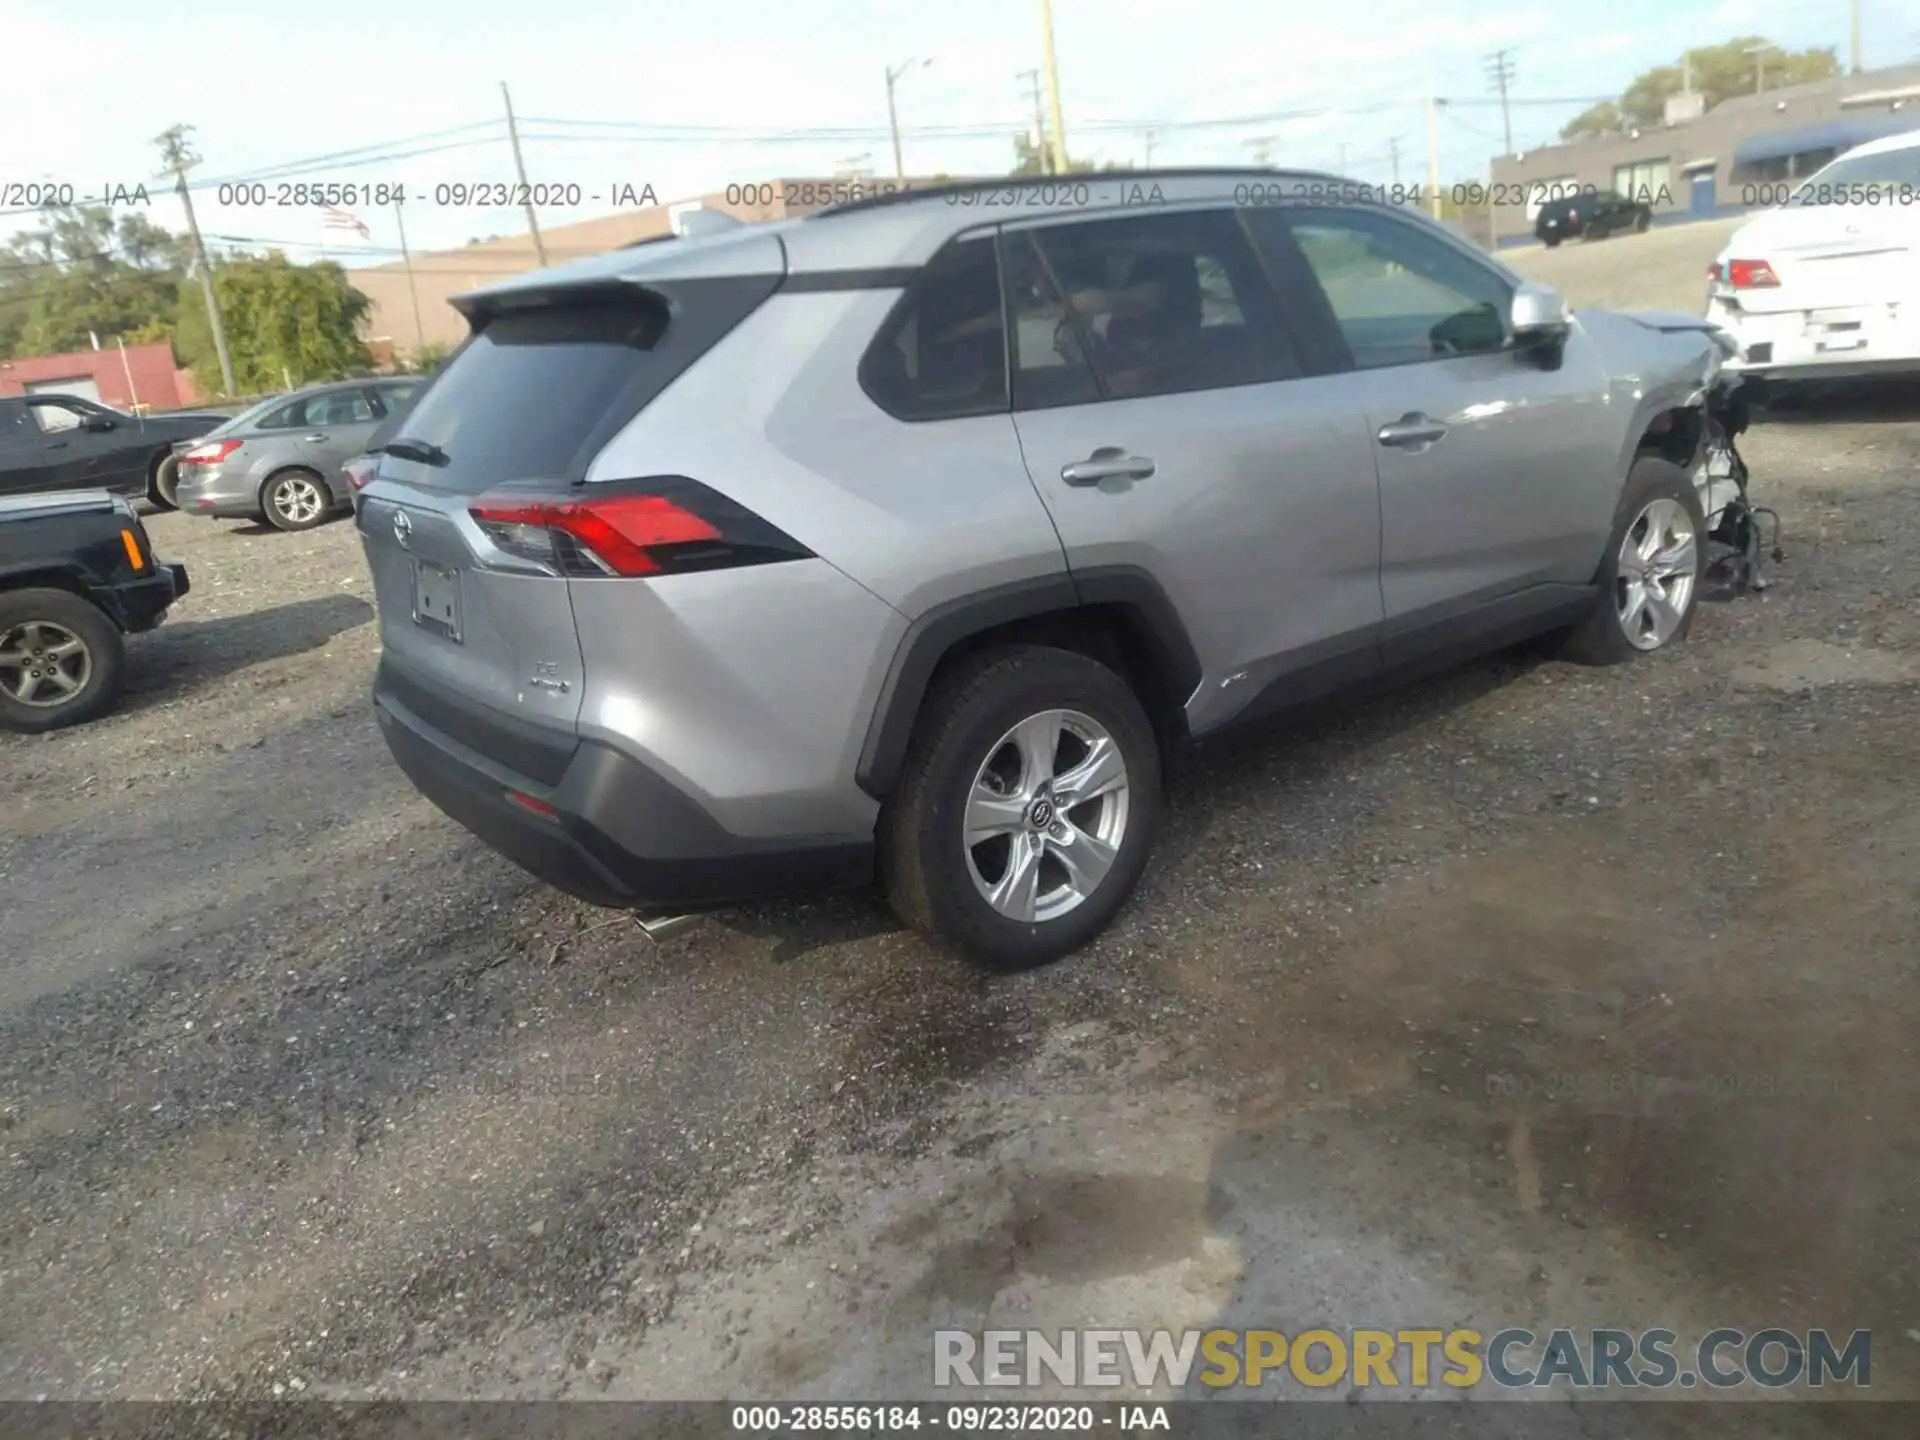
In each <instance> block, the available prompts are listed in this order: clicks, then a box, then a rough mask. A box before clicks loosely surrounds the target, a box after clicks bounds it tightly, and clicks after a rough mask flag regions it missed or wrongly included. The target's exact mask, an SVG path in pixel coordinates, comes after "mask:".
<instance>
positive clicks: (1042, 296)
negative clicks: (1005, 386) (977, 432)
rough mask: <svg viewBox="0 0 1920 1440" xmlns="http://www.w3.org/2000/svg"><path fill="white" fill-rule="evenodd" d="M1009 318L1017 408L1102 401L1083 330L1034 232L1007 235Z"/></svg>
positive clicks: (1038, 408) (1033, 408)
mask: <svg viewBox="0 0 1920 1440" xmlns="http://www.w3.org/2000/svg"><path fill="white" fill-rule="evenodd" d="M1001 257H1002V259H1003V260H1004V261H1005V262H1006V269H1007V314H1008V315H1010V316H1011V317H1012V318H1013V408H1014V409H1016V410H1046V409H1049V408H1051V407H1053V406H1056V405H1084V404H1086V403H1088V402H1089V401H1093V400H1098V399H1099V398H1100V383H1099V382H1098V381H1097V380H1095V379H1094V378H1093V366H1092V365H1090V364H1089V363H1088V361H1087V346H1086V344H1085V343H1084V342H1083V341H1082V340H1081V333H1082V332H1081V330H1080V328H1079V327H1078V326H1077V325H1076V324H1075V323H1074V319H1073V316H1072V315H1070V314H1068V312H1067V302H1066V301H1065V300H1063V299H1061V297H1060V289H1059V287H1058V286H1057V285H1055V284H1054V280H1053V275H1052V272H1050V271H1049V270H1048V269H1047V266H1046V262H1045V261H1044V260H1042V259H1041V258H1040V248H1039V246H1037V245H1036V244H1034V239H1033V232H1031V231H1024V232H1018V233H1015V234H1012V235H1009V236H1007V237H1006V241H1005V248H1004V249H1003V250H1002V251H1001Z"/></svg>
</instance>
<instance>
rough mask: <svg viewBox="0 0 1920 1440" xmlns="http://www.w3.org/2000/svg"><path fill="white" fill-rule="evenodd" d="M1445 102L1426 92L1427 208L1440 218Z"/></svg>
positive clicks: (1430, 92)
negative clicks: (1441, 118)
mask: <svg viewBox="0 0 1920 1440" xmlns="http://www.w3.org/2000/svg"><path fill="white" fill-rule="evenodd" d="M1446 103H1447V102H1446V101H1444V100H1442V99H1440V98H1439V96H1437V95H1435V94H1434V93H1433V92H1432V91H1431V90H1429V91H1428V92H1427V208H1428V210H1429V211H1430V212H1431V214H1432V215H1433V218H1434V219H1436V220H1438V219H1439V218H1440V107H1441V106H1442V105H1444V104H1446Z"/></svg>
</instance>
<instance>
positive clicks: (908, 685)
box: [854, 565, 1202, 800]
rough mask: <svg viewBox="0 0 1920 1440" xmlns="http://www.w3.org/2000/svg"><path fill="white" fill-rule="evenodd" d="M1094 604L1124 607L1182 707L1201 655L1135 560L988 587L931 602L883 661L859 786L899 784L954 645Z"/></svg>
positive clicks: (884, 789) (878, 789)
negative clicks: (922, 712)
mask: <svg viewBox="0 0 1920 1440" xmlns="http://www.w3.org/2000/svg"><path fill="white" fill-rule="evenodd" d="M1093 606H1102V607H1110V608H1112V609H1116V610H1119V611H1121V612H1122V613H1124V614H1125V616H1126V617H1127V621H1128V625H1129V629H1130V631H1131V633H1132V635H1133V636H1134V638H1135V639H1136V640H1137V641H1138V642H1139V643H1140V645H1141V647H1142V648H1143V650H1144V651H1145V659H1146V660H1147V662H1148V663H1149V664H1151V665H1152V666H1153V668H1154V670H1155V672H1156V674H1157V676H1158V677H1159V679H1160V680H1161V682H1162V683H1163V684H1164V685H1165V687H1166V693H1167V695H1168V696H1170V697H1171V698H1172V701H1173V704H1174V706H1175V707H1176V708H1177V707H1182V706H1184V705H1185V702H1186V701H1187V699H1188V698H1189V697H1191V696H1192V694H1193V692H1194V691H1195V690H1197V689H1199V687H1200V679H1201V673H1202V672H1201V667H1200V657H1199V655H1198V653H1197V652H1196V651H1195V650H1194V648H1193V641H1192V639H1191V638H1190V637H1189V636H1188V634H1187V628H1186V625H1185V624H1184V623H1183V622H1182V621H1181V619H1180V612H1179V611H1178V610H1177V609H1176V608H1175V607H1174V604H1173V601H1172V600H1171V599H1169V598H1168V596H1167V592H1166V591H1165V590H1164V589H1163V588H1161V585H1160V582H1159V581H1158V580H1156V579H1154V577H1153V576H1152V575H1151V574H1150V573H1149V572H1147V571H1146V570H1144V569H1141V568H1140V567H1138V566H1134V565H1107V566H1095V567H1092V568H1090V569H1085V570H1078V571H1075V572H1073V573H1072V574H1068V573H1067V572H1065V571H1062V572H1061V573H1059V574H1057V575H1043V576H1039V577H1036V578H1034V579H1031V580H1016V581H1014V582H1012V583H1010V584H1006V585H996V586H992V587H990V588H988V589H986V590H980V591H976V592H974V593H973V594H970V595H963V596H959V597H956V598H955V599H952V600H948V601H946V602H944V603H943V604H940V605H936V606H934V607H933V608H932V609H931V610H928V611H926V612H925V613H924V614H922V615H920V616H919V617H918V618H917V619H915V620H914V621H913V622H912V623H911V624H909V625H908V626H907V631H906V633H905V634H904V635H903V636H901V637H900V643H899V645H898V646H897V647H896V649H895V650H894V655H893V660H892V662H891V663H890V664H889V665H888V667H887V674H886V679H885V680H884V681H882V683H881V686H880V694H879V699H878V701H877V702H876V704H875V706H874V711H873V716H872V718H871V719H870V720H869V721H868V724H867V734H866V739H865V741H864V743H863V744H862V745H861V747H860V758H859V761H858V763H857V764H856V766H855V769H854V779H855V781H856V782H857V783H858V784H859V786H860V788H861V789H862V790H864V791H866V793H867V794H869V795H871V796H872V797H873V798H874V799H876V800H881V799H885V798H886V796H887V795H888V794H889V793H890V792H891V791H892V789H893V787H894V785H895V784H896V783H898V781H899V778H900V772H901V770H902V769H903V768H904V766H905V764H906V756H907V744H908V742H909V741H910V740H911V739H912V737H913V727H914V723H915V721H916V720H918V718H919V715H920V706H921V704H922V702H923V701H924V700H925V699H926V695H927V687H928V686H929V685H930V684H931V683H932V680H933V675H934V672H935V671H936V670H937V669H938V668H939V666H940V662H941V661H942V660H943V659H945V658H946V656H947V655H948V654H949V653H950V652H951V651H952V650H953V648H954V646H956V645H959V644H961V643H963V642H964V641H967V640H969V639H971V638H973V637H974V636H976V635H980V634H983V633H984V632H986V631H988V630H993V629H996V628H998V627H1000V626H1002V625H1009V624H1012V623H1014V622H1015V621H1019V620H1033V619H1038V618H1040V617H1041V616H1046V615H1070V614H1072V613H1074V612H1076V611H1080V610H1085V609H1087V608H1090V607H1093Z"/></svg>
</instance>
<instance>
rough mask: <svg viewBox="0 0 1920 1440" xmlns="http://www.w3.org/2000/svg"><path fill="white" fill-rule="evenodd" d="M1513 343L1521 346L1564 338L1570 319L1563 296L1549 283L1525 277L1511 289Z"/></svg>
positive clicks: (1569, 325) (1523, 347) (1570, 323)
mask: <svg viewBox="0 0 1920 1440" xmlns="http://www.w3.org/2000/svg"><path fill="white" fill-rule="evenodd" d="M1510 320H1511V328H1512V330H1513V343H1514V344H1515V345H1516V346H1517V347H1520V348H1522V349H1525V348H1527V347H1529V346H1534V345H1541V344H1551V343H1553V342H1554V341H1558V340H1564V339H1565V338H1566V335H1567V331H1568V329H1570V328H1571V326H1572V320H1571V318H1570V316H1569V313H1568V310H1567V302H1566V299H1565V298H1564V297H1563V296H1562V295H1561V294H1560V292H1559V291H1558V290H1555V289H1554V288H1553V287H1552V286H1550V285H1536V284H1534V283H1533V282H1532V281H1528V282H1527V283H1525V284H1524V285H1522V286H1521V287H1520V288H1519V289H1518V290H1516V291H1514V292H1513V310H1512V312H1511V315H1510Z"/></svg>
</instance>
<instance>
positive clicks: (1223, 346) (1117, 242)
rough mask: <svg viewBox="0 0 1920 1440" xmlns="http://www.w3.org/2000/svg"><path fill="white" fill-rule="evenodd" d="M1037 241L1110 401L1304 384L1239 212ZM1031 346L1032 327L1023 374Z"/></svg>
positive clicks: (1084, 230) (1057, 231) (1047, 235)
mask: <svg viewBox="0 0 1920 1440" xmlns="http://www.w3.org/2000/svg"><path fill="white" fill-rule="evenodd" d="M1031 233H1032V236H1033V239H1034V241H1035V243H1036V244H1037V245H1038V247H1039V251H1040V256H1041V259H1042V261H1043V262H1044V265H1045V269H1046V272H1047V274H1048V276H1049V277H1050V279H1051V281H1052V283H1053V285H1054V286H1056V287H1057V288H1058V290H1059V291H1061V292H1064V294H1065V295H1066V297H1067V301H1068V305H1067V309H1068V312H1069V314H1070V316H1071V319H1072V321H1073V337H1072V338H1073V339H1075V340H1076V341H1077V342H1078V344H1079V345H1080V346H1081V347H1083V348H1084V351H1085V353H1086V355H1087V357H1088V359H1089V360H1090V361H1091V363H1092V366H1093V371H1094V374H1095V377H1096V378H1097V380H1098V383H1099V386H1100V393H1101V395H1102V396H1103V397H1104V398H1107V399H1115V400H1119V399H1129V398H1133V397H1137V396H1145V395H1177V394H1182V393H1184V392H1187V391H1192V390H1215V389H1222V388H1225V387H1229V386H1234V385H1257V384H1261V383H1263V382H1267V381H1273V380H1291V379H1295V378H1297V377H1299V376H1300V375H1301V374H1302V373H1303V371H1302V368H1301V365H1300V360H1299V357H1298V355H1297V354H1296V353H1295V350H1294V347H1293V345H1292V343H1291V341H1290V339H1289V338H1288V336H1287V333H1286V331H1285V329H1284V327H1283V326H1282V324H1281V321H1280V316H1279V313H1278V310H1277V308H1276V306H1275V304H1274V298H1273V293H1272V291H1271V289H1270V288H1269V287H1268V283H1267V280H1266V277H1265V275H1264V274H1263V273H1262V271H1261V268H1260V264H1259V261H1258V260H1257V259H1256V258H1255V257H1254V253H1253V250H1252V247H1251V246H1250V245H1248V243H1247V240H1246V236H1245V235H1244V234H1243V233H1242V231H1241V229H1240V225H1239V222H1238V220H1237V219H1236V217H1235V216H1234V214H1233V212H1232V211H1230V210H1198V211H1191V212H1186V213H1180V214H1159V215H1143V216H1133V217H1128V218H1126V219H1123V220H1097V221H1089V222H1086V223H1083V224H1068V225H1056V226H1048V227H1045V228H1043V229H1039V230H1035V231H1033V232H1031ZM1038 328H1044V327H1038ZM1030 336H1031V337H1032V338H1038V336H1037V334H1035V333H1034V332H1031V331H1029V329H1028V328H1027V327H1024V326H1023V327H1022V332H1021V337H1020V338H1021V340H1022V342H1023V344H1022V349H1021V362H1020V363H1021V367H1022V370H1023V372H1024V371H1025V370H1026V368H1027V366H1028V359H1029V347H1028V345H1027V343H1025V342H1028V341H1029V339H1030ZM1058 344H1059V341H1058V340H1056V343H1055V348H1056V349H1057V348H1058ZM1035 358H1036V359H1043V358H1044V356H1036V357H1035ZM1025 378H1026V377H1025V374H1024V373H1023V375H1022V380H1023V381H1024V380H1025Z"/></svg>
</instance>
